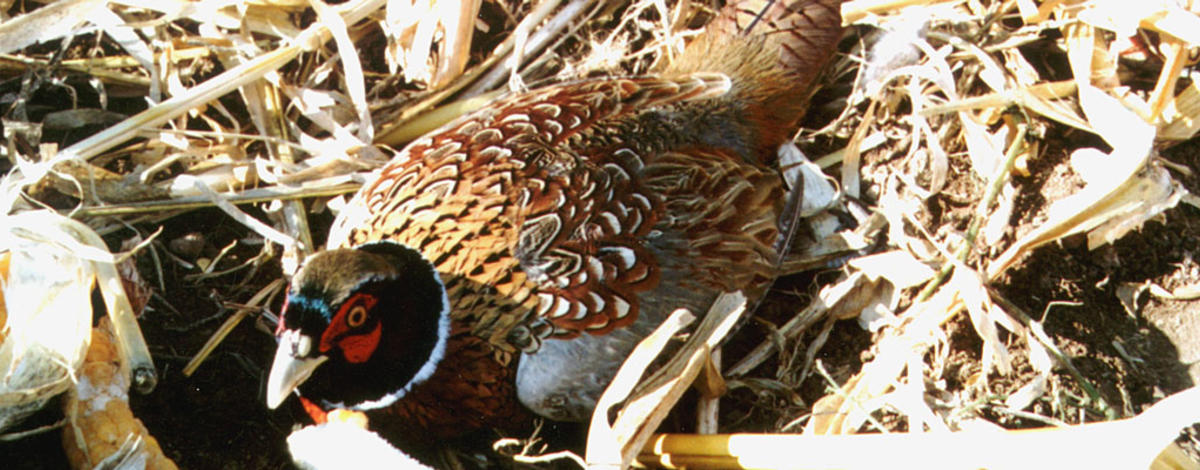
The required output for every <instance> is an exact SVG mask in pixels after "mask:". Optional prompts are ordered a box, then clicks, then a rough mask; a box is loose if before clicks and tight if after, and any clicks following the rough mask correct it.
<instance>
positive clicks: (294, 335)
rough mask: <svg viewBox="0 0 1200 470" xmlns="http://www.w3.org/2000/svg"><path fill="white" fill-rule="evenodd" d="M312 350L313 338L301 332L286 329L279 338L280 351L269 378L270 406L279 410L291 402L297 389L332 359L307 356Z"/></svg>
mask: <svg viewBox="0 0 1200 470" xmlns="http://www.w3.org/2000/svg"><path fill="white" fill-rule="evenodd" d="M311 351H312V338H310V337H308V336H306V335H303V334H301V333H300V332H299V331H297V330H286V331H284V332H283V334H281V335H279V348H278V349H276V350H275V361H274V362H272V363H271V375H270V377H268V378H267V407H268V408H271V409H275V408H277V407H279V405H280V404H281V403H283V401H284V400H286V399H287V397H288V395H290V394H291V393H292V392H293V391H294V390H296V387H299V386H300V384H302V383H304V381H305V380H308V377H309V376H311V375H312V373H313V371H314V370H316V369H317V366H319V365H321V363H323V362H325V360H326V359H329V357H327V356H324V355H319V356H316V357H307V356H308V354H309V352H311Z"/></svg>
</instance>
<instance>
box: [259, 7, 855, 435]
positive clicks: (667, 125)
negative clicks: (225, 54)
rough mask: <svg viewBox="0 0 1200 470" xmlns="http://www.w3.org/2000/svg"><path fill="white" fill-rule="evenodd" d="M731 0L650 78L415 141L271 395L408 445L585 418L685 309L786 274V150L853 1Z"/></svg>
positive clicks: (336, 234)
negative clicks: (646, 343) (780, 162)
mask: <svg viewBox="0 0 1200 470" xmlns="http://www.w3.org/2000/svg"><path fill="white" fill-rule="evenodd" d="M734 3H735V4H736V5H735V6H731V7H727V8H726V9H725V10H722V14H721V15H719V17H718V18H717V19H716V20H714V24H713V25H710V31H709V32H707V33H706V34H704V35H702V36H700V37H699V38H697V39H696V40H695V41H693V43H692V44H689V45H688V47H687V49H685V52H684V54H683V55H682V57H680V58H679V59H678V60H677V61H675V62H674V64H673V65H671V66H668V67H667V68H666V69H665V70H663V71H661V72H660V73H658V74H656V75H654V76H644V77H630V78H600V79H589V80H582V81H577V82H572V83H564V84H558V85H552V86H548V87H545V88H541V89H535V90H532V91H529V92H527V93H523V94H517V95H515V96H511V97H509V98H506V99H503V100H500V101H498V102H496V103H494V104H493V105H491V106H489V107H487V108H486V109H482V110H479V111H476V112H474V113H471V114H469V115H466V116H464V117H462V118H460V119H458V120H456V121H454V122H452V123H450V124H448V125H446V126H444V127H442V128H441V129H440V130H438V131H435V132H433V133H432V134H430V135H428V136H426V137H424V138H422V139H420V140H418V141H416V142H414V143H412V144H410V145H409V146H408V147H406V148H405V149H403V150H402V151H401V152H399V154H398V155H397V156H396V157H395V159H394V160H392V162H391V163H389V164H388V165H387V166H385V167H384V168H383V169H382V170H381V172H380V173H379V176H378V179H376V180H375V181H374V182H373V183H370V184H368V185H367V186H365V187H364V188H363V189H362V190H361V191H360V192H359V193H358V194H357V195H356V196H355V197H354V199H352V200H351V203H350V206H349V208H348V209H347V210H346V211H345V212H343V213H342V214H341V215H340V216H339V219H338V220H337V221H336V222H335V227H334V229H333V233H332V234H331V237H330V241H329V244H328V245H329V249H328V250H326V251H323V252H320V253H317V254H315V255H313V256H312V257H310V258H309V259H308V260H306V261H305V263H304V265H303V266H302V268H301V269H300V270H299V271H298V272H297V273H296V275H295V277H294V278H293V279H292V285H291V288H290V290H289V292H288V296H287V303H286V305H285V306H284V309H283V314H282V318H281V323H280V326H279V330H278V332H277V335H278V339H279V349H278V351H277V353H276V356H275V361H274V364H272V367H271V374H270V378H269V380H268V391H267V404H268V405H269V406H271V407H272V408H273V407H276V406H278V405H279V404H280V403H282V402H283V401H284V399H286V398H287V396H288V395H289V394H291V393H292V392H293V391H294V390H296V389H297V388H298V389H299V391H300V394H301V395H302V397H303V398H304V399H305V401H306V406H308V407H310V408H324V409H328V408H335V407H336V408H350V409H356V410H364V411H366V412H367V413H368V415H369V416H371V423H372V427H374V428H376V429H377V430H379V431H380V432H381V434H383V435H384V436H387V437H388V438H389V439H391V440H392V441H393V442H395V443H396V444H397V445H398V446H400V447H401V448H405V447H407V443H410V442H419V441H427V440H429V439H431V438H440V437H447V436H453V435H456V434H460V433H463V432H464V431H468V430H472V429H478V428H481V427H488V426H496V427H506V426H509V425H511V424H513V423H514V422H516V421H519V420H526V419H528V415H527V414H526V412H525V411H524V409H523V408H522V406H521V405H524V406H525V407H527V408H528V409H530V410H533V411H534V412H536V413H537V414H540V415H543V416H546V417H549V418H552V419H556V420H584V419H587V418H588V417H589V416H590V413H591V410H592V408H593V407H594V406H595V403H596V400H597V398H598V397H599V395H600V394H601V392H603V390H604V388H605V387H606V386H607V384H608V382H609V380H610V379H611V377H612V376H613V374H615V372H616V370H617V368H618V367H619V366H620V365H621V363H622V361H623V360H624V359H625V356H626V355H627V354H628V353H629V352H630V351H631V350H632V348H633V347H634V346H635V345H636V343H637V342H638V341H639V340H640V339H641V338H642V337H644V336H645V335H646V334H648V333H649V332H650V331H651V330H653V329H654V328H655V327H656V326H657V325H658V324H659V323H660V322H661V321H662V320H663V319H664V318H665V317H666V315H667V314H669V313H670V312H671V311H673V310H674V309H676V308H679V307H687V308H690V309H691V310H692V311H693V312H704V311H707V308H708V306H709V304H710V303H711V302H712V300H713V299H714V298H715V297H716V296H717V295H718V294H720V293H721V292H722V291H727V290H738V289H747V288H750V289H761V288H763V286H765V285H766V284H767V283H769V282H770V281H771V280H772V279H773V278H774V276H775V273H776V263H777V261H778V259H779V257H780V256H781V255H780V253H778V252H777V251H778V249H779V241H780V239H781V237H780V226H781V224H782V223H783V222H781V218H782V217H784V214H785V213H787V212H790V208H789V209H787V210H785V207H784V206H785V201H787V200H788V196H787V195H786V193H787V192H788V191H789V190H788V189H786V188H785V186H786V185H785V182H784V180H783V178H782V176H781V172H780V170H779V168H778V167H777V165H776V164H775V160H776V152H777V149H778V147H779V146H780V145H781V144H783V143H784V142H786V141H788V140H789V139H790V137H791V136H792V134H793V133H794V132H795V131H796V130H797V129H796V126H797V121H798V120H799V118H800V115H801V113H802V111H803V109H804V106H805V104H806V101H807V97H808V93H809V91H810V87H811V83H812V82H813V80H814V78H815V77H816V75H817V71H818V70H819V69H820V68H821V66H822V65H823V64H824V63H825V62H826V61H827V59H828V57H830V56H831V54H832V51H833V49H834V46H835V44H836V42H837V40H838V39H839V37H840V36H841V27H840V15H839V14H838V10H837V8H838V5H839V4H840V3H841V0H801V1H791V2H783V1H777V2H767V1H761V0H760V1H741V2H734ZM772 3H773V4H772ZM768 4H770V7H769V8H768V9H767V10H766V13H765V14H764V15H762V16H761V17H759V16H758V14H759V12H760V10H759V9H758V8H757V7H758V6H760V5H768ZM750 23H755V26H754V28H753V29H751V30H750V34H740V33H738V32H737V30H739V29H742V28H745V27H746V26H747V25H748V24H750ZM793 189H796V188H793Z"/></svg>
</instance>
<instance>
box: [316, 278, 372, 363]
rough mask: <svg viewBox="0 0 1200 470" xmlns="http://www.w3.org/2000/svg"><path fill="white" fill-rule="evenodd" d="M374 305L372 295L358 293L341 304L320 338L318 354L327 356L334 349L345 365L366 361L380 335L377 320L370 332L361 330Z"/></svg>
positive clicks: (366, 322)
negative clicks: (337, 349) (337, 351)
mask: <svg viewBox="0 0 1200 470" xmlns="http://www.w3.org/2000/svg"><path fill="white" fill-rule="evenodd" d="M377 302H378V299H376V298H375V296H373V295H370V294H362V293H359V294H354V295H353V296H351V297H350V298H349V299H348V300H346V302H344V303H342V306H341V308H339V309H338V312H337V314H335V315H334V316H333V319H332V320H331V321H330V322H329V327H328V328H326V329H325V333H323V334H322V335H321V344H320V351H321V352H322V353H327V352H329V351H330V350H332V349H333V347H334V346H337V347H338V348H339V349H341V351H342V355H343V356H345V358H346V361H347V362H350V363H354V364H358V363H362V362H365V361H366V360H367V359H369V358H370V357H371V354H374V353H375V348H377V347H378V346H379V338H380V336H382V332H383V328H382V325H380V323H379V322H378V321H376V322H373V323H374V325H373V326H371V327H369V329H366V328H364V326H365V325H367V324H368V323H370V322H368V318H369V317H370V312H371V309H372V308H374V307H375V304H376V303H377Z"/></svg>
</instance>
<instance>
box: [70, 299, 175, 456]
mask: <svg viewBox="0 0 1200 470" xmlns="http://www.w3.org/2000/svg"><path fill="white" fill-rule="evenodd" d="M100 323H101V324H100V326H98V327H96V328H93V329H92V341H91V346H90V347H89V348H88V352H87V358H86V359H84V363H83V366H81V367H80V368H79V371H78V380H79V381H78V383H77V384H76V385H75V388H74V389H72V390H71V391H70V392H69V393H68V395H67V401H66V404H65V409H64V413H65V414H66V416H67V418H68V420H67V421H68V424H67V426H66V427H64V428H63V448H64V450H65V451H66V454H67V460H68V461H69V462H70V463H71V467H72V468H76V469H91V468H96V467H97V466H98V465H100V464H101V463H109V464H112V463H115V462H122V463H123V464H133V465H134V466H135V467H138V468H145V469H147V470H161V469H175V468H177V467H176V466H175V463H174V462H172V461H171V459H169V458H167V457H166V456H165V455H163V452H162V449H161V448H159V446H158V441H157V440H155V439H154V436H151V435H150V433H149V431H147V430H146V426H144V425H143V424H142V421H141V420H139V419H137V418H136V417H134V416H133V412H132V411H131V410H130V409H129V376H128V375H127V374H125V373H123V372H122V371H121V367H122V364H121V359H120V355H119V354H118V353H117V346H116V344H115V343H114V341H113V337H112V332H111V329H110V325H109V322H108V319H107V318H103V319H101V322H100ZM137 462H141V465H138V464H137ZM106 468H107V467H106Z"/></svg>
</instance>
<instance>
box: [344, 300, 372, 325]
mask: <svg viewBox="0 0 1200 470" xmlns="http://www.w3.org/2000/svg"><path fill="white" fill-rule="evenodd" d="M366 321H367V307H365V306H362V305H355V306H353V307H350V311H349V312H346V324H347V325H350V328H358V327H360V326H362V324H363V323H365V322H366Z"/></svg>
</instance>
